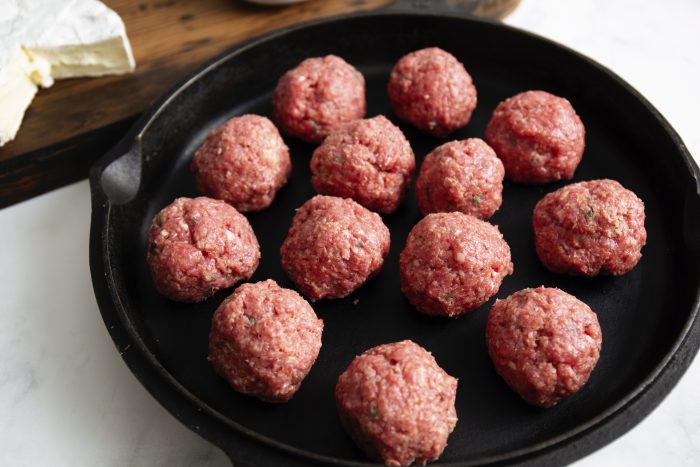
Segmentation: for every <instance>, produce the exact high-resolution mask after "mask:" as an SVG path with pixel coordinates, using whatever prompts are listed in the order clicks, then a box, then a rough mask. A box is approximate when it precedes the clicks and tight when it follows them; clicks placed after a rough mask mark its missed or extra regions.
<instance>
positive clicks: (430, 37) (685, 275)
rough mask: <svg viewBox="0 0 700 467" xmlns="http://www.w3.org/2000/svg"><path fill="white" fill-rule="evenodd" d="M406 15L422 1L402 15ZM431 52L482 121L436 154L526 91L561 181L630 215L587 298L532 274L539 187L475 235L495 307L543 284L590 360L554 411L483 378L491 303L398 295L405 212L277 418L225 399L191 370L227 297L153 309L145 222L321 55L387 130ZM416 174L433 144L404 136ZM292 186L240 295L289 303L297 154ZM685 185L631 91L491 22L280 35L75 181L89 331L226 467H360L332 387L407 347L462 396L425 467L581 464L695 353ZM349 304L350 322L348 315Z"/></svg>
mask: <svg viewBox="0 0 700 467" xmlns="http://www.w3.org/2000/svg"><path fill="white" fill-rule="evenodd" d="M418 3H421V2H418ZM426 46H439V47H442V48H444V49H446V50H448V51H450V52H451V53H453V54H454V55H456V56H457V58H458V59H459V60H461V61H462V62H463V63H465V64H466V66H467V69H468V70H469V72H470V73H471V75H472V77H473V78H474V81H475V84H476V86H477V89H478V93H479V96H478V99H479V104H478V107H477V109H476V111H475V113H474V116H473V118H472V121H471V123H470V124H469V126H468V127H467V128H466V129H465V130H462V131H460V132H458V133H456V134H454V135H452V136H451V138H452V139H459V138H464V137H472V136H475V137H481V136H482V135H483V131H484V128H485V126H486V123H487V121H488V119H489V117H490V114H491V111H492V110H493V108H494V107H495V106H496V104H497V103H498V102H499V101H501V100H503V99H504V98H506V97H509V96H511V95H513V94H515V93H517V92H520V91H524V90H528V89H545V90H547V91H550V92H552V93H554V94H557V95H561V96H565V97H567V98H568V99H569V100H570V101H571V102H572V104H573V105H574V107H575V108H576V110H577V111H578V113H579V115H580V116H581V118H582V120H583V122H584V124H585V125H586V130H587V135H586V152H585V154H584V158H583V161H582V163H581V165H580V167H579V169H578V170H577V172H576V175H575V178H574V180H573V181H581V180H588V179H594V178H613V179H616V180H618V181H620V182H621V183H622V184H623V185H624V186H625V187H627V188H629V189H631V190H633V191H634V192H635V193H637V195H638V196H639V197H640V198H642V200H643V201H644V203H645V204H646V212H647V223H646V225H647V230H648V243H647V246H646V247H645V248H644V250H643V254H644V256H643V258H642V260H641V262H640V264H639V265H638V267H637V268H635V269H634V270H633V271H632V272H630V273H629V274H627V275H625V276H623V277H620V278H611V277H599V278H595V279H584V278H575V277H569V276H562V275H556V274H552V273H550V272H548V271H546V270H545V269H544V268H543V267H542V266H541V265H540V263H539V262H538V260H537V257H536V254H535V251H534V246H533V238H532V237H533V234H532V229H531V227H530V217H531V213H532V209H533V207H534V205H535V203H536V202H537V200H539V199H540V198H541V197H542V196H543V195H544V194H545V193H548V192H550V191H552V190H554V189H556V188H559V187H560V186H563V184H564V183H558V184H550V185H546V186H541V187H533V186H523V185H517V184H510V183H506V184H505V191H504V202H503V206H502V207H501V209H500V210H499V211H498V213H497V214H496V215H495V216H494V218H493V219H492V222H493V223H495V224H497V225H499V226H500V228H501V230H502V232H503V233H504V236H505V238H506V240H507V241H508V243H509V244H510V246H511V249H512V252H513V262H514V264H515V274H514V275H512V276H509V277H508V278H506V280H505V281H504V283H503V286H502V287H501V290H500V291H499V293H498V295H497V297H499V298H503V297H505V296H507V295H509V294H510V293H512V292H514V291H516V290H519V289H521V288H524V287H534V286H539V285H541V284H544V285H546V286H556V287H559V288H561V289H563V290H565V291H567V292H569V293H572V294H574V295H576V296H577V297H578V298H580V299H581V300H583V301H585V302H586V303H588V304H589V305H590V306H591V307H592V308H593V310H595V311H596V312H597V313H598V317H599V320H600V323H601V326H602V329H603V336H604V337H603V349H602V353H601V358H600V361H599V363H598V366H597V367H596V369H595V371H594V372H593V374H592V376H591V379H590V381H589V383H588V384H587V385H586V386H585V387H584V389H582V390H581V391H580V392H579V393H578V394H576V395H574V396H572V397H570V398H568V399H566V400H565V401H563V402H562V403H560V404H559V405H558V406H557V407H555V408H552V409H549V410H541V409H536V408H533V407H530V406H528V405H527V404H525V403H524V402H522V401H521V400H520V399H519V398H518V396H517V395H516V394H515V393H513V392H512V391H510V390H509V389H508V387H507V386H506V385H505V383H503V382H502V381H501V379H500V378H499V377H498V376H497V375H496V373H495V371H494V370H493V368H492V366H491V362H490V360H489V358H488V355H487V353H486V347H485V343H484V325H485V320H486V316H487V313H488V310H489V308H490V307H491V305H492V303H493V299H492V300H490V301H489V302H488V303H487V304H485V305H484V306H482V307H481V308H480V309H478V310H476V311H474V312H472V313H470V314H468V315H466V316H464V317H462V318H460V319H457V320H449V319H434V318H433V319H431V318H428V317H425V316H422V315H420V314H419V313H417V312H416V311H415V310H414V309H413V308H412V307H411V306H410V304H409V303H408V302H407V301H406V300H405V299H404V297H403V296H402V295H401V292H400V290H399V275H398V255H399V253H400V251H401V249H402V248H403V245H404V242H405V238H406V235H407V234H408V231H409V230H410V229H411V227H412V226H413V225H414V224H415V223H416V222H417V221H418V220H419V218H420V214H419V212H418V209H417V206H416V202H415V193H414V192H413V191H410V192H409V194H408V197H407V200H406V202H405V203H404V204H403V205H402V207H400V208H399V209H398V210H397V211H396V212H395V213H393V214H392V215H389V216H384V220H385V222H386V223H387V225H388V226H389V228H390V229H391V234H392V246H391V251H390V253H389V256H388V258H387V260H386V263H385V266H384V269H383V270H382V271H381V273H380V274H379V275H378V276H377V277H376V278H374V279H373V280H372V281H370V282H369V283H367V284H366V285H365V286H364V287H362V288H361V289H360V290H359V291H357V292H356V293H354V294H352V295H351V296H350V297H348V298H346V299H343V300H332V301H320V302H317V303H315V304H314V308H315V310H316V312H317V314H318V315H319V316H320V317H321V318H323V320H324V322H325V330H324V336H323V342H324V345H323V348H322V350H321V354H320V356H319V358H318V361H317V363H316V365H315V366H314V367H313V369H312V371H311V373H310V374H309V376H308V378H307V379H306V380H305V381H304V383H303V384H302V387H301V390H300V391H299V393H297V395H296V396H295V397H294V398H293V399H292V401H291V402H289V403H287V404H284V405H270V404H265V403H262V402H258V401H257V400H255V399H253V398H250V397H246V396H243V395H240V394H237V393H235V392H234V391H233V390H231V389H230V388H229V387H228V385H227V384H226V383H225V382H224V380H223V379H221V378H219V377H218V376H216V374H215V373H214V371H213V370H212V369H211V367H210V365H209V364H208V362H207V361H206V349H207V339H208V332H209V326H210V319H211V315H212V313H213V311H214V309H215V308H216V307H217V306H218V304H219V303H220V302H221V300H222V299H223V298H224V297H225V296H226V295H227V294H229V293H230V290H229V291H224V292H222V293H220V294H218V295H216V296H215V297H213V298H212V299H210V300H208V301H206V302H205V303H201V304H198V305H184V304H177V303H174V302H170V301H168V300H166V299H165V298H163V297H161V296H160V295H158V294H157V293H156V292H155V290H154V288H153V287H152V285H151V281H150V277H149V275H148V270H147V268H146V263H145V236H146V230H147V228H148V226H149V224H150V220H151V218H152V216H153V215H154V214H155V213H156V212H157V211H158V210H159V209H161V208H162V207H164V206H165V205H167V204H168V203H170V202H171V201H172V200H173V199H174V198H176V197H178V196H195V195H196V191H195V188H194V183H193V179H192V176H191V174H190V173H189V161H190V158H191V156H192V155H193V153H194V151H195V150H196V148H197V147H198V145H199V144H200V143H201V141H202V140H203V138H204V136H205V134H206V132H207V131H208V130H210V129H211V128H213V127H214V126H215V125H217V124H219V123H221V122H223V121H224V120H226V119H227V118H229V117H231V116H233V115H238V114H242V113H259V114H262V115H268V116H269V115H270V110H271V105H270V96H271V92H272V89H273V88H274V85H275V83H276V81H277V79H278V78H279V77H280V76H281V74H282V73H283V72H284V71H286V70H287V69H289V68H291V67H293V66H295V65H296V64H297V63H298V62H299V61H301V60H302V59H304V58H307V57H310V56H317V55H324V54H328V53H334V54H337V55H340V56H342V57H344V58H345V59H346V60H347V61H349V62H350V63H352V64H353V65H355V66H356V67H358V68H359V69H360V70H361V71H362V72H363V73H364V74H365V76H366V78H367V91H368V116H373V115H376V114H380V113H384V114H387V116H389V117H390V118H392V119H393V120H394V121H395V118H394V117H393V115H392V113H391V110H390V105H389V102H388V98H387V96H386V91H385V88H386V82H387V79H388V73H389V70H390V68H391V66H392V65H393V63H394V62H395V61H396V60H397V59H398V58H399V57H400V56H402V55H403V54H405V53H407V52H409V51H412V50H415V49H418V48H422V47H426ZM402 129H403V130H404V131H405V133H406V135H407V136H408V138H409V140H410V141H411V143H412V146H413V148H414V150H415V152H416V156H417V161H418V163H420V162H421V161H422V159H423V156H424V155H425V154H426V153H427V152H429V151H430V150H431V149H433V148H434V147H436V146H437V145H438V144H440V143H441V142H440V141H438V140H435V139H433V138H431V137H428V136H425V135H422V134H420V133H418V132H416V131H414V130H413V129H411V128H410V127H407V126H405V125H402ZM285 139H286V141H287V143H288V144H289V146H290V149H291V151H292V161H293V165H294V168H293V173H292V177H291V179H290V182H289V184H288V185H287V186H286V187H285V188H283V189H282V190H281V191H280V193H279V195H278V198H277V200H276V201H275V202H274V204H273V205H272V206H271V208H270V209H268V210H266V211H264V212H261V213H254V214H250V215H248V216H247V217H248V218H249V219H250V221H251V223H252V225H253V228H254V229H255V232H256V234H257V236H258V239H259V240H260V243H261V250H262V261H261V263H260V267H259V268H258V270H257V272H256V274H255V276H254V277H253V278H252V280H253V281H258V280H264V279H267V278H272V279H275V280H276V281H278V282H279V283H280V285H282V286H284V287H292V284H291V283H290V281H289V280H288V279H287V277H286V276H285V275H284V273H283V272H282V270H281V267H280V264H279V255H278V251H279V246H280V244H281V242H282V240H283V239H284V236H285V235H286V231H287V228H288V226H289V224H290V222H291V218H292V216H293V214H294V209H295V208H297V207H298V206H300V205H301V204H302V203H303V202H304V201H305V200H307V199H308V198H310V197H311V196H312V195H313V194H314V193H313V190H312V188H311V185H310V180H309V177H310V174H309V168H308V162H309V158H310V155H311V152H312V150H313V147H312V146H309V145H306V144H303V143H301V142H299V141H296V140H293V139H291V138H285ZM698 173H699V171H698V168H697V166H696V165H695V164H694V162H693V161H692V158H691V157H690V155H689V153H688V151H687V149H686V148H685V146H684V145H683V142H682V141H681V140H680V138H679V137H678V135H677V134H676V133H675V132H674V131H673V129H672V128H671V127H670V126H669V125H668V123H667V122H666V121H665V120H664V119H663V117H662V116H661V115H660V114H659V113H658V112H657V111H656V110H655V109H654V108H653V107H652V106H651V105H650V104H649V103H648V102H647V101H646V100H645V99H644V98H643V97H642V96H640V95H639V94H638V93H637V92H636V91H635V90H634V89H632V88H631V87H630V86H629V85H628V84H626V83H625V82H624V81H622V80H621V79H620V78H618V77H617V76H615V75H614V74H613V73H611V72H610V71H608V70H606V69H605V68H603V67H601V66H600V65H598V64H596V63H595V62H593V61H591V60H589V59H587V58H585V57H583V56H581V55H579V54H577V53H575V52H573V51H571V50H569V49H566V48H564V47H562V46H559V45H557V44H555V43H553V42H550V41H548V40H545V39H542V38H540V37H537V36H534V35H532V34H529V33H526V32H523V31H519V30H517V29H514V28H511V27H507V26H504V25H502V24H500V23H497V22H491V21H485V20H477V19H470V18H465V17H463V16H459V15H457V14H454V13H447V12H445V13H434V12H427V11H424V10H423V9H420V8H419V9H417V10H412V11H409V10H406V11H400V10H384V11H374V12H368V13H361V14H353V15H349V16H342V17H336V18H330V19H325V20H321V21H315V22H311V23H306V24H303V25H300V26H295V27H291V28H287V29H284V30H281V31H278V32H275V33H271V34H268V35H265V36H263V37H261V38H258V39H254V40H251V41H249V42H247V43H245V44H242V45H240V46H238V47H236V48H234V49H232V50H231V51H229V52H227V53H226V54H224V55H222V56H220V57H218V58H217V59H215V60H212V61H211V62H210V63H208V64H206V65H205V66H203V67H202V68H201V69H200V70H199V71H197V72H195V73H194V74H192V75H191V76H189V77H188V78H187V79H185V80H183V81H182V82H181V83H180V85H179V86H178V87H177V88H176V89H174V90H172V91H171V92H170V93H168V94H167V95H166V96H164V97H163V98H162V99H161V100H160V101H159V102H158V103H157V104H155V105H154V106H153V107H152V108H151V110H150V111H149V112H147V113H146V114H145V115H144V116H143V117H142V118H141V119H140V120H139V122H138V123H137V124H136V125H135V126H134V127H133V128H132V129H131V131H130V132H129V134H128V135H127V136H126V137H125V138H124V139H123V140H122V141H121V142H120V143H119V144H118V146H117V147H115V148H114V149H113V150H112V151H111V152H110V153H109V154H107V155H106V156H105V157H103V158H102V159H101V160H100V161H99V162H98V163H97V164H96V166H95V167H94V168H93V170H92V172H91V177H90V181H91V188H92V206H93V214H92V227H91V237H90V263H91V269H92V277H93V284H94V289H95V294H96V296H97V300H98V303H99V306H100V310H101V312H102V315H103V318H104V321H105V323H106V325H107V327H108V329H109V332H110V333H111V335H112V338H113V339H114V342H115V344H116V346H117V348H118V349H119V351H120V353H121V354H122V357H123V358H124V360H125V361H126V363H127V364H128V366H129V367H130V369H131V370H132V372H133V373H134V374H135V375H136V377H137V378H138V379H139V380H140V381H141V382H142V383H143V385H144V386H145V387H146V388H147V389H148V390H149V391H150V392H151V393H152V394H153V396H154V397H155V398H156V399H157V400H158V401H159V402H160V403H161V404H162V405H163V406H164V407H166V408H167V409H168V410H169V411H170V412H171V413H172V414H173V415H175V416H176V417H177V418H178V419H179V420H180V421H182V423H184V424H186V425H187V426H188V427H189V428H191V429H192V430H194V431H196V432H198V433H199V434H201V435H202V436H203V437H205V438H206V439H208V440H210V441H211V442H212V443H214V444H216V445H217V446H219V447H221V448H222V449H223V450H224V451H225V452H226V453H227V454H228V455H229V456H230V458H231V459H232V461H233V462H234V463H235V464H236V465H308V464H309V463H319V464H327V465H360V464H364V463H367V460H366V458H365V457H364V456H363V455H362V453H361V452H360V451H359V450H357V448H355V446H354V445H353V443H352V442H351V440H350V439H349V438H348V437H347V436H346V435H345V433H344V432H343V431H342V428H341V426H340V423H339V421H338V419H337V415H336V411H335V405H334V401H333V388H334V385H335V381H336V379H337V377H338V376H339V374H340V373H341V372H342V371H343V370H344V369H345V368H346V366H347V365H348V364H349V362H350V361H351V360H352V358H353V357H354V356H355V355H357V354H359V353H361V352H363V351H365V350H366V349H368V348H369V347H372V346H374V345H377V344H380V343H386V342H394V341H398V340H402V339H413V340H414V341H416V342H417V343H419V344H421V345H423V346H424V347H426V348H427V349H428V350H430V351H431V352H432V353H433V354H434V356H435V357H436V359H437V361H438V363H439V364H440V365H441V366H442V367H443V368H444V369H445V370H446V371H447V372H448V373H450V374H451V375H454V376H456V377H458V378H459V391H458V396H457V410H458V416H459V418H460V420H459V422H458V424H457V427H456V429H455V431H454V433H453V434H452V436H451V437H450V440H449V445H448V447H447V449H446V451H445V453H444V454H443V456H442V457H441V459H440V460H439V461H438V462H436V465H467V464H498V463H509V464H512V463H522V464H528V463H538V464H541V463H545V464H562V463H565V462H569V461H572V460H575V459H577V458H580V457H582V456H584V455H586V454H588V453H590V452H591V451H593V450H595V449H598V448H599V447H601V446H603V445H605V444H606V443H608V442H610V441H612V440H613V439H615V438H616V437H618V436H620V435H621V434H622V433H624V432H625V431H627V430H629V429H630V428H631V427H632V426H634V425H635V424H636V423H638V422H639V421H640V420H641V419H642V418H644V417H645V416H646V415H647V414H648V413H649V412H651V410H652V409H653V408H654V407H656V405H657V404H658V403H659V402H660V401H661V400H662V399H663V398H664V397H665V396H666V394H667V393H668V392H669V391H670V389H671V388H672V387H673V385H674V384H675V383H676V382H677V380H678V379H679V378H680V376H681V375H682V373H683V372H684V371H685V369H686V368H687V367H688V365H689V364H690V362H691V360H692V358H693V356H694V355H695V353H696V352H697V349H698V346H699V345H700V325H698V320H697V319H696V318H697V314H698V306H699V304H698V300H699V288H700V196H699V195H698V182H697V176H698ZM355 300H359V302H358V303H357V304H353V302H354V301H355Z"/></svg>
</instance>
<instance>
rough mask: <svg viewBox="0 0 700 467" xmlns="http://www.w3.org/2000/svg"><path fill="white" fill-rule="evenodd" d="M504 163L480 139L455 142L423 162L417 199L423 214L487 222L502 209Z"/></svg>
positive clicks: (435, 151) (434, 152) (417, 188)
mask: <svg viewBox="0 0 700 467" xmlns="http://www.w3.org/2000/svg"><path fill="white" fill-rule="evenodd" d="M504 174H505V171H504V169H503V163H502V162H501V160H500V159H499V158H498V157H497V156H496V153H495V152H493V149H491V148H490V147H489V145H488V144H486V143H484V142H483V141H482V140H480V139H479V138H471V139H466V140H464V141H452V142H450V143H446V144H443V145H442V146H439V147H438V148H436V149H434V150H433V151H432V152H431V153H430V154H428V155H427V156H426V157H425V159H424V160H423V165H421V168H420V173H419V174H418V180H417V181H416V195H417V196H418V206H419V207H420V210H421V212H422V213H423V214H429V213H431V212H452V211H460V212H463V213H465V214H471V215H472V216H474V217H478V218H479V219H484V220H486V219H488V218H490V217H491V216H493V213H494V212H496V211H497V210H498V208H499V207H500V206H501V201H502V194H503V175H504Z"/></svg>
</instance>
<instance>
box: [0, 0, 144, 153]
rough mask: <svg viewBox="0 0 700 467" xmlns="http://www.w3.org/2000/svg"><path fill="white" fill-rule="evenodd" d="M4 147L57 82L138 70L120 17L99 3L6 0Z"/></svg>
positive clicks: (0, 50) (0, 100)
mask: <svg viewBox="0 0 700 467" xmlns="http://www.w3.org/2000/svg"><path fill="white" fill-rule="evenodd" d="M2 1H3V2H8V3H9V7H8V8H5V5H4V4H3V8H1V9H0V10H3V11H0V109H3V112H2V114H3V115H0V146H2V145H3V144H5V143H7V142H8V141H10V140H12V139H13V138H14V136H15V135H16V133H17V130H18V128H19V123H21V121H22V118H23V116H24V113H25V111H26V109H27V107H28V106H29V104H30V103H31V101H32V98H33V97H34V95H35V94H36V92H37V86H42V87H49V86H51V85H52V84H53V80H54V78H56V79H60V78H74V77H82V76H102V75H111V74H122V73H128V72H131V71H133V70H134V67H135V64H134V57H133V54H132V51H131V46H130V44H129V40H128V38H127V36H126V29H125V27H124V23H123V22H122V20H121V18H120V17H119V15H117V14H116V13H115V12H114V11H112V10H110V9H109V8H107V7H106V6H105V5H104V4H103V3H101V2H99V1H97V0H2Z"/></svg>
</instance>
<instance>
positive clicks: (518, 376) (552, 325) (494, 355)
mask: <svg viewBox="0 0 700 467" xmlns="http://www.w3.org/2000/svg"><path fill="white" fill-rule="evenodd" d="M602 341H603V337H602V334H601V331H600V326H599V325H598V318H596V315H595V313H593V311H591V309H590V308H589V307H588V305H586V304H585V303H583V302H582V301H580V300H578V299H577V298H576V297H574V296H572V295H569V294H568V293H566V292H562V291H561V290H559V289H550V288H545V287H539V288H537V289H525V290H521V291H520V292H516V293H514V294H513V295H511V296H510V297H508V298H506V299H505V300H497V301H496V304H495V305H494V306H493V308H491V312H490V313H489V317H488V320H487V323H486V344H487V346H488V351H489V355H490V356H491V360H493V364H494V366H495V367H496V371H497V372H498V374H499V375H501V377H502V378H503V379H504V380H505V382H506V383H508V386H510V387H511V388H512V389H513V390H514V391H515V392H517V393H518V394H520V397H522V398H523V399H525V401H527V402H528V403H530V404H532V405H536V406H539V407H552V406H553V405H556V404H557V403H558V402H559V400H561V399H562V398H563V397H566V396H569V395H571V394H573V393H575V392H576V391H578V390H579V389H581V387H582V386H583V385H584V384H586V381H588V377H589V376H590V374H591V371H593V368H594V367H595V365H596V363H597V362H598V356H599V355H600V347H601V345H602Z"/></svg>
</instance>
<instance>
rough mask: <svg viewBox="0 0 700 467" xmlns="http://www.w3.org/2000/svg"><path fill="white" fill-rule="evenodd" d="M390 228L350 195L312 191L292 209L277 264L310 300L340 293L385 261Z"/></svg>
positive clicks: (357, 283) (351, 288)
mask: <svg viewBox="0 0 700 467" xmlns="http://www.w3.org/2000/svg"><path fill="white" fill-rule="evenodd" d="M389 242H390V238H389V229H387V227H386V226H385V225H384V223H383V222H382V219H381V217H379V215H378V214H375V213H373V212H371V211H369V210H367V209H366V208H364V207H362V206H360V205H359V204H357V203H356V202H355V201H353V200H351V199H342V198H336V197H334V196H320V195H318V196H314V197H313V198H311V199H310V200H309V201H307V202H306V203H304V204H303V205H302V206H301V207H300V208H299V209H298V210H297V212H296V214H295V215H294V219H293V220H292V226H291V227H290V229H289V233H288V234H287V238H285V240H284V243H282V248H281V249H280V255H281V257H282V268H283V269H284V270H285V271H286V272H287V274H288V275H289V277H290V278H291V279H292V281H294V283H295V284H296V285H297V287H299V290H301V292H302V293H303V294H304V295H306V296H307V297H309V298H310V299H311V300H318V299H320V298H341V297H345V296H347V295H349V294H350V293H351V292H353V291H354V290H355V289H357V288H358V287H360V286H361V285H362V284H364V283H365V281H367V279H369V278H370V277H372V276H373V275H374V274H376V273H377V272H379V270H380V269H381V267H382V264H384V258H385V257H386V255H387V253H388V252H389Z"/></svg>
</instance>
